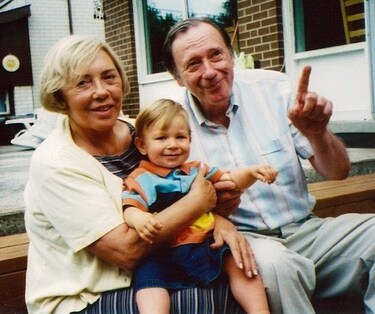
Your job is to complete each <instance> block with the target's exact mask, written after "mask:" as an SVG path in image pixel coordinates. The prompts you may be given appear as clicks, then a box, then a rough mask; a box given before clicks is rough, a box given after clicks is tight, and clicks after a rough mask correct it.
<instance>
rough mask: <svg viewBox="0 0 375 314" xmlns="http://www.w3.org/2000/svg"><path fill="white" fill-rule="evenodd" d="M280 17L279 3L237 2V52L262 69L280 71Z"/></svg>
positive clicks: (270, 0) (261, 0) (265, 0)
mask: <svg viewBox="0 0 375 314" xmlns="http://www.w3.org/2000/svg"><path fill="white" fill-rule="evenodd" d="M281 14H282V12H281V0H238V19H239V41H240V50H241V51H244V52H245V53H248V54H251V55H252V56H253V57H254V59H256V60H259V61H260V67H261V68H263V69H272V70H278V71H279V70H281V69H283V63H284V49H283V25H282V16H281Z"/></svg>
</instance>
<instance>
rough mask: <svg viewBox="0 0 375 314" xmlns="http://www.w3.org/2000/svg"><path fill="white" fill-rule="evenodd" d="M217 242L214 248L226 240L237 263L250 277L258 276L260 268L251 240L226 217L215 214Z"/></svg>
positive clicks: (213, 245)
mask: <svg viewBox="0 0 375 314" xmlns="http://www.w3.org/2000/svg"><path fill="white" fill-rule="evenodd" d="M213 236H214V239H215V242H214V243H213V244H212V245H211V248H212V249H217V248H219V247H221V246H223V244H224V242H225V243H227V244H228V245H229V248H230V250H231V252H232V256H233V259H234V261H235V263H236V265H237V266H238V267H239V268H240V269H243V270H244V272H245V274H246V275H247V276H248V277H250V278H251V277H252V276H257V275H258V269H257V267H256V263H255V258H254V254H253V252H252V250H251V247H250V244H249V242H247V240H246V239H245V237H244V236H243V235H241V234H240V233H239V232H238V231H237V229H236V227H235V226H234V225H233V224H232V223H231V222H230V221H229V220H227V219H226V218H223V217H221V216H220V215H215V230H214V234H213Z"/></svg>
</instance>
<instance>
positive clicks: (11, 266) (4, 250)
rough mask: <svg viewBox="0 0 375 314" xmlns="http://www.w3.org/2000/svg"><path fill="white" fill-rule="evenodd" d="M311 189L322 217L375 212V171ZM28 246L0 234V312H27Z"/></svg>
mask: <svg viewBox="0 0 375 314" xmlns="http://www.w3.org/2000/svg"><path fill="white" fill-rule="evenodd" d="M309 191H310V192H311V193H312V194H313V195H314V196H315V197H316V199H317V204H316V206H315V209H314V213H315V214H316V215H317V216H319V217H328V216H333V217H335V216H338V215H340V214H344V213H349V212H357V213H375V173H373V174H367V175H360V176H355V177H350V178H348V179H346V180H343V181H323V182H317V183H310V184H309ZM27 247H28V238H27V235H26V234H25V233H23V234H17V235H10V236H5V237H0V313H27V312H26V306H25V302H24V292H25V273H26V266H27V265H26V261H27ZM336 305H337V304H336ZM336 305H335V306H336ZM337 306H338V305H337ZM331 313H340V312H335V311H334V310H333V311H331Z"/></svg>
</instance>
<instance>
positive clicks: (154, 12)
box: [136, 0, 237, 75]
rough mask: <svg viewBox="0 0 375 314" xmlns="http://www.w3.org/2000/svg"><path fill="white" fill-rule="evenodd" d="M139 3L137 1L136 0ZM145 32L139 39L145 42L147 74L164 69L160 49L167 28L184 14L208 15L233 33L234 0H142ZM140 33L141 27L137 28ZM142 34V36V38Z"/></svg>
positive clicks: (183, 16) (185, 15) (234, 22)
mask: <svg viewBox="0 0 375 314" xmlns="http://www.w3.org/2000/svg"><path fill="white" fill-rule="evenodd" d="M136 2H138V1H136ZM142 15H143V29H144V32H143V34H142V35H140V39H139V40H143V41H144V51H141V54H140V55H145V59H146V60H147V61H146V64H142V66H141V68H142V67H145V68H146V69H147V73H146V74H147V75H151V74H156V73H160V72H165V69H164V66H163V62H162V60H163V58H162V57H163V56H162V49H163V43H164V39H165V37H166V35H167V33H168V31H169V29H170V28H171V27H172V26H173V25H174V24H175V23H176V22H178V21H179V20H181V19H183V18H186V17H202V16H207V17H209V18H212V19H213V20H215V21H216V22H218V23H220V24H221V25H223V26H224V27H225V28H226V29H227V30H228V33H230V32H233V29H234V26H235V24H236V22H237V1H235V0H211V1H202V0H142ZM140 32H141V30H140ZM142 36H143V39H142Z"/></svg>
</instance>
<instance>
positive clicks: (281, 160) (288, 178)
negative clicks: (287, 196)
mask: <svg viewBox="0 0 375 314" xmlns="http://www.w3.org/2000/svg"><path fill="white" fill-rule="evenodd" d="M260 151H261V154H262V159H263V160H264V162H265V163H267V164H269V165H270V166H272V167H274V168H275V169H276V170H277V171H278V172H279V174H278V175H277V178H276V184H278V185H288V184H290V183H291V182H292V180H294V178H295V177H296V175H298V172H299V169H300V164H299V160H298V157H297V154H296V151H295V148H294V146H293V141H292V139H291V136H289V135H288V134H283V135H281V136H280V137H279V138H275V139H272V140H269V141H263V142H262V143H261V145H260Z"/></svg>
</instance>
